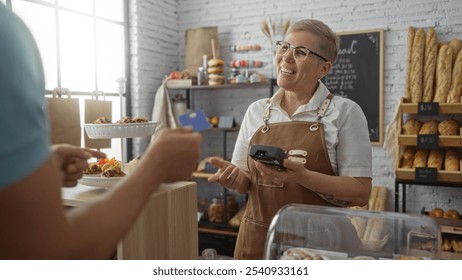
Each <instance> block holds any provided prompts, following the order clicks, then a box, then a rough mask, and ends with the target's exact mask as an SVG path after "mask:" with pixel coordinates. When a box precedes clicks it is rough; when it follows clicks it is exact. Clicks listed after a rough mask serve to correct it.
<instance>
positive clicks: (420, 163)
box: [412, 149, 430, 168]
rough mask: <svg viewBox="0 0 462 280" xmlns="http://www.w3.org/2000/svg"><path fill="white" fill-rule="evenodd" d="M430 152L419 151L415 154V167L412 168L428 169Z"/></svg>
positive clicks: (425, 150)
mask: <svg viewBox="0 0 462 280" xmlns="http://www.w3.org/2000/svg"><path fill="white" fill-rule="evenodd" d="M429 153H430V152H429V150H427V149H418V150H417V151H416V153H415V158H414V165H413V166H412V168H416V167H427V159H428V154H429Z"/></svg>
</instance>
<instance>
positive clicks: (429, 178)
mask: <svg viewBox="0 0 462 280" xmlns="http://www.w3.org/2000/svg"><path fill="white" fill-rule="evenodd" d="M415 180H416V181H417V182H422V183H436V182H437V181H438V170H437V169H436V168H434V167H432V168H428V167H416V169H415Z"/></svg>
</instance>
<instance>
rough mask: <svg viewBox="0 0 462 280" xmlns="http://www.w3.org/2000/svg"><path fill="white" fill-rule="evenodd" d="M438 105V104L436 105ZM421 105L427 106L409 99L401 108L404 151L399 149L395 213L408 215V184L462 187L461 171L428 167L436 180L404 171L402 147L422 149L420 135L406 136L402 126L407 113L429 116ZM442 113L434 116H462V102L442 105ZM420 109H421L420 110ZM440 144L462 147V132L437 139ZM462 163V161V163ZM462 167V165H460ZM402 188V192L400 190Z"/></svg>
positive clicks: (440, 110) (399, 125) (400, 141)
mask: <svg viewBox="0 0 462 280" xmlns="http://www.w3.org/2000/svg"><path fill="white" fill-rule="evenodd" d="M433 105H434V104H433ZM419 106H424V105H423V104H420V103H409V101H408V100H405V99H403V100H401V102H400V105H399V119H398V131H399V134H398V139H397V141H398V144H399V147H400V149H398V150H397V154H396V159H397V160H396V169H395V173H396V179H395V211H396V212H400V210H401V211H402V212H406V186H407V185H419V186H422V187H424V186H442V187H453V188H461V187H462V172H461V170H460V167H459V170H458V171H446V170H431V169H434V168H426V169H428V170H429V172H432V171H436V176H434V178H430V179H428V178H427V179H426V178H420V177H419V175H418V173H417V170H416V169H408V168H401V154H400V150H401V147H404V146H416V147H418V144H419V143H418V137H419V136H418V135H402V134H401V131H402V126H403V117H404V115H405V114H410V115H417V116H422V115H425V116H428V115H427V114H425V112H422V108H419ZM437 107H438V110H437V114H435V115H433V114H431V115H430V116H433V117H435V118H436V117H438V116H442V115H449V114H462V103H442V104H437ZM419 109H420V110H419ZM437 139H438V142H437V146H438V148H440V147H455V148H460V147H462V133H459V135H457V136H441V135H439V136H438V137H437ZM460 163H462V162H460ZM459 166H461V165H460V164H459ZM400 188H402V190H400ZM400 197H402V200H401V209H400V205H399V200H400Z"/></svg>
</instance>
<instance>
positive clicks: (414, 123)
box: [401, 119, 422, 135]
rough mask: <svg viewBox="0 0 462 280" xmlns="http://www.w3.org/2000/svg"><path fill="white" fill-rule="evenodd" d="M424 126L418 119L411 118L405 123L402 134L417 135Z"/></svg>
mask: <svg viewBox="0 0 462 280" xmlns="http://www.w3.org/2000/svg"><path fill="white" fill-rule="evenodd" d="M421 127H422V123H421V122H420V121H419V120H416V119H409V120H407V121H406V122H405V123H404V124H403V128H402V132H401V133H402V134H404V135H417V134H419V131H420V129H421Z"/></svg>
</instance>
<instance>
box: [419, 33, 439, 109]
mask: <svg viewBox="0 0 462 280" xmlns="http://www.w3.org/2000/svg"><path fill="white" fill-rule="evenodd" d="M437 55H438V44H437V42H436V32H435V29H434V28H432V27H431V28H429V29H428V31H427V34H426V38H425V56H424V68H423V93H422V101H423V102H431V101H432V100H433V82H434V78H435V68H436V57H437Z"/></svg>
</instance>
